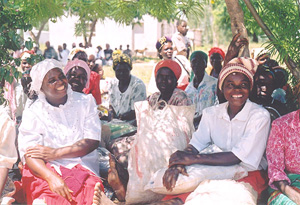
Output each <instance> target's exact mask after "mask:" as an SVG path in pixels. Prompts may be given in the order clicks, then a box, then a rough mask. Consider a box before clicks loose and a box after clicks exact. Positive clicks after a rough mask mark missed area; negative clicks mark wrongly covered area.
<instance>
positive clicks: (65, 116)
mask: <svg viewBox="0 0 300 205" xmlns="http://www.w3.org/2000/svg"><path fill="white" fill-rule="evenodd" d="M81 139H93V140H98V141H100V139H101V123H100V120H99V117H98V112H97V107H96V103H95V100H94V98H93V96H92V95H85V94H82V93H77V92H73V91H72V90H71V88H70V86H69V88H68V99H67V102H66V103H65V104H64V105H60V106H59V107H54V106H52V105H50V104H49V103H48V102H47V101H46V99H45V95H44V94H43V93H40V94H39V98H38V99H37V100H36V101H35V102H34V103H33V104H32V105H31V106H29V107H28V108H26V109H25V110H24V113H23V121H22V124H21V126H20V129H19V136H18V143H19V151H20V157H21V159H22V161H23V162H24V154H25V152H26V149H27V148H28V147H30V146H35V145H36V144H40V145H43V146H48V147H52V148H60V147H65V146H70V145H72V144H74V143H76V142H77V141H79V140H81ZM24 163H25V162H24ZM50 164H51V165H52V166H53V167H54V168H55V169H56V171H57V172H58V173H60V170H59V166H60V165H62V166H65V167H67V168H69V169H70V168H72V167H74V166H76V165H77V164H81V165H82V166H83V167H85V168H87V169H89V170H91V171H92V172H94V173H95V174H96V175H99V174H98V173H99V162H98V154H97V151H96V150H94V151H93V152H91V153H89V154H87V155H85V156H83V157H76V158H64V159H59V160H55V161H50Z"/></svg>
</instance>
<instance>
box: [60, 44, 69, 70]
mask: <svg viewBox="0 0 300 205" xmlns="http://www.w3.org/2000/svg"><path fill="white" fill-rule="evenodd" d="M68 56H69V53H68V52H67V51H66V50H63V47H62V46H58V60H59V61H60V62H61V63H62V64H63V66H65V65H67V62H68Z"/></svg>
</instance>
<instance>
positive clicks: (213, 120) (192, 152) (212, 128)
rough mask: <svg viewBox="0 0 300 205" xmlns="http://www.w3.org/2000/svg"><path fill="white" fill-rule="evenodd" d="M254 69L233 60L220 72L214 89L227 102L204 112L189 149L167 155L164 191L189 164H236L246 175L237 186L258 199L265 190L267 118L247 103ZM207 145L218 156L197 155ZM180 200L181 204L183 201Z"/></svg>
mask: <svg viewBox="0 0 300 205" xmlns="http://www.w3.org/2000/svg"><path fill="white" fill-rule="evenodd" d="M255 65H257V62H256V61H254V60H252V59H247V58H236V59H233V60H232V61H230V62H229V63H228V64H227V65H226V66H225V67H224V68H223V69H222V70H221V72H220V75H219V81H218V87H219V89H220V90H222V92H223V93H224V96H225V98H226V100H227V102H225V103H222V104H219V105H216V106H212V107H208V108H206V109H204V110H203V116H202V119H201V121H200V124H199V127H198V129H197V131H196V132H195V133H194V134H193V137H192V139H191V141H190V143H189V145H188V146H187V147H186V149H185V150H184V151H176V152H175V153H173V154H172V155H171V157H170V160H169V168H168V169H167V171H166V172H165V174H164V177H163V184H164V186H165V187H166V188H167V189H168V190H172V189H173V188H174V187H175V185H176V181H177V177H178V175H179V174H180V173H181V174H186V170H185V166H188V165H192V164H202V165H211V166H230V165H235V164H239V165H241V166H242V167H244V168H245V169H246V170H247V171H248V176H247V177H244V178H242V179H240V180H239V182H246V183H249V184H250V185H251V186H252V188H253V189H254V190H255V191H256V192H257V194H258V196H260V194H261V192H262V191H263V190H264V189H265V188H266V187H267V183H266V182H267V177H266V173H265V169H266V167H267V163H266V159H265V157H264V152H265V148H266V142H267V138H268V133H269V128H270V115H269V113H268V112H267V111H266V110H265V109H264V108H262V107H261V106H259V105H257V104H255V103H253V102H251V101H249V100H248V97H249V92H250V90H251V89H252V87H253V73H254V71H255V70H256V66H255ZM216 125H217V126H218V127H217V128H216ZM210 144H214V145H216V146H217V147H219V148H220V149H221V150H222V152H220V153H211V154H199V152H201V151H202V150H203V149H205V148H206V147H207V146H209V145H210ZM200 186H201V184H200ZM182 197H184V196H182ZM185 197H186V195H185ZM181 199H182V200H183V201H184V198H181Z"/></svg>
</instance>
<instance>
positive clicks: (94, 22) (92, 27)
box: [88, 19, 97, 44]
mask: <svg viewBox="0 0 300 205" xmlns="http://www.w3.org/2000/svg"><path fill="white" fill-rule="evenodd" d="M96 23H97V19H94V20H93V21H92V26H91V32H90V36H89V42H88V43H89V44H91V42H92V37H93V33H94V31H95V28H96Z"/></svg>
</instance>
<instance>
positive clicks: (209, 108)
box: [0, 36, 300, 204]
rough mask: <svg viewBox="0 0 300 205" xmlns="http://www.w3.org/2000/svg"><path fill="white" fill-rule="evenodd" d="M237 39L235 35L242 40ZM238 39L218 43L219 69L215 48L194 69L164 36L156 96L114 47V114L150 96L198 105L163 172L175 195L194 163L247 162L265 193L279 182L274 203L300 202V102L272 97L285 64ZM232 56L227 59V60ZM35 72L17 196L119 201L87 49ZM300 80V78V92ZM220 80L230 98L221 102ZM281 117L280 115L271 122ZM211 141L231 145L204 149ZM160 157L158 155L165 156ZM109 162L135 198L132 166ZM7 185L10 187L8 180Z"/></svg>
mask: <svg viewBox="0 0 300 205" xmlns="http://www.w3.org/2000/svg"><path fill="white" fill-rule="evenodd" d="M237 39H238V38H236V36H235V37H234V40H235V41H237ZM230 46H231V47H230V48H229V49H228V50H230V51H231V53H229V54H228V53H227V54H226V56H227V57H226V56H225V55H224V53H222V52H221V50H220V49H218V48H213V49H212V50H211V51H210V52H209V57H210V58H211V63H212V62H213V63H212V64H213V70H212V72H211V76H209V75H208V74H207V73H206V72H205V69H206V67H207V61H208V56H207V54H206V53H204V52H202V51H195V52H194V53H192V55H191V57H190V65H188V66H190V67H191V69H190V68H187V67H188V66H186V64H185V63H182V60H181V58H182V57H181V56H180V57H176V56H175V57H174V58H173V56H172V41H171V40H170V39H169V38H168V37H162V38H161V39H160V40H159V41H158V42H157V44H156V48H157V50H158V53H159V54H160V55H161V56H162V59H163V60H161V61H159V62H158V63H157V64H156V65H155V68H154V71H153V76H154V77H153V78H154V80H155V89H157V90H155V89H154V90H155V91H154V92H153V93H152V94H151V95H149V96H148V97H147V93H146V86H145V84H144V83H143V81H142V80H140V79H139V78H137V77H135V76H133V75H131V73H130V72H131V70H132V60H131V58H130V57H128V56H127V55H126V54H122V53H116V54H114V55H113V70H114V71H115V75H116V78H115V79H114V80H113V81H112V82H111V85H110V89H109V95H110V107H109V112H110V113H111V117H112V118H117V119H119V120H123V121H129V122H132V121H134V120H135V118H136V117H135V114H136V113H135V109H134V103H135V102H138V101H144V100H147V101H148V103H149V105H150V106H152V107H154V106H156V107H158V109H160V110H162V109H164V106H165V105H166V104H167V105H174V106H194V107H195V115H194V125H195V128H197V130H196V132H194V134H193V136H192V139H191V140H190V142H189V145H188V146H187V147H186V148H185V149H184V150H178V151H176V152H175V153H173V154H172V155H171V156H170V159H169V165H168V169H167V170H166V172H165V173H164V176H163V178H162V179H161V180H162V181H163V185H164V186H165V187H166V189H167V190H170V195H171V194H172V192H171V190H172V189H173V188H174V187H175V186H176V181H177V178H178V176H179V175H180V174H183V175H186V174H187V173H186V166H189V165H192V164H203V165H209V166H231V165H235V164H239V165H241V166H242V167H244V168H245V169H246V170H247V171H248V176H247V177H244V178H242V179H240V180H239V182H245V183H248V184H250V185H251V187H252V188H253V189H254V190H255V191H256V193H257V194H258V196H259V197H258V198H260V196H261V194H262V192H263V191H264V190H266V188H267V184H268V183H269V185H270V188H269V193H270V198H269V203H270V204H280V203H289V202H294V203H296V204H300V191H299V189H300V183H298V181H299V179H300V177H299V176H300V175H299V174H300V170H299V167H298V166H299V161H300V160H299V154H300V150H299V148H297V145H298V144H299V142H298V140H297V139H298V138H297V135H298V133H299V131H300V130H299V124H300V122H299V117H300V115H299V110H298V111H294V112H292V113H289V114H287V115H284V114H286V113H287V109H286V107H285V104H284V103H283V102H277V101H276V100H275V99H273V98H272V94H273V93H274V92H273V91H274V90H275V89H277V88H280V89H281V87H282V86H278V79H279V78H280V75H279V74H276V72H277V73H278V72H279V73H280V72H281V71H278V70H276V67H275V68H274V67H270V66H269V67H268V66H267V64H262V65H259V66H258V63H257V61H255V60H253V59H249V58H243V57H240V58H235V57H237V53H238V49H239V48H240V45H236V44H235V43H231V45H230ZM234 46H235V47H234ZM228 56H229V57H228ZM228 58H231V59H230V60H229V59H228ZM186 61H187V59H186ZM222 61H225V62H224V64H225V63H226V65H224V66H223V67H222V65H220V64H221V63H222ZM187 62H188V61H187ZM257 66H258V67H257ZM220 67H222V69H220ZM280 69H282V68H280ZM30 77H31V80H30V92H27V93H31V94H32V93H34V95H35V96H36V97H35V98H31V100H30V103H28V104H26V106H25V107H26V108H25V110H24V112H23V115H22V123H21V125H20V127H19V129H18V132H19V133H18V147H17V148H18V150H19V158H20V160H21V164H22V166H20V168H21V172H22V179H21V181H18V182H15V185H16V190H15V192H14V193H13V194H11V195H10V196H13V198H14V199H15V200H16V201H17V202H18V203H28V204H92V203H94V204H108V203H112V202H111V201H109V200H107V197H106V196H105V195H104V194H103V193H104V186H103V183H102V182H103V181H102V180H101V179H100V176H99V161H98V155H99V154H98V153H97V150H96V149H97V148H98V146H99V144H100V141H101V140H102V141H103V140H109V138H108V139H106V138H103V136H101V135H103V131H102V127H103V126H102V125H101V121H100V118H99V114H98V110H97V104H99V103H96V102H97V95H98V94H96V93H97V91H96V92H94V95H89V94H88V93H92V94H93V92H92V91H90V89H89V88H91V84H93V83H94V84H95V82H92V81H90V80H91V69H90V68H89V66H88V64H87V58H86V56H85V55H84V53H82V52H81V51H79V52H78V53H76V54H75V55H74V56H73V57H72V59H71V60H70V61H69V62H68V64H67V65H66V66H65V67H64V68H63V67H62V66H61V64H60V63H59V62H58V61H56V60H53V59H47V60H44V61H42V62H40V63H37V64H36V65H34V66H33V67H32V68H31V69H30ZM215 77H217V78H218V79H217V78H215ZM281 80H282V79H281ZM97 83H99V82H97ZM281 84H282V83H281ZM283 84H286V82H285V83H283ZM299 87H300V86H299V85H298V86H296V88H295V97H297V98H298V100H300V98H299V96H300V95H299V93H300V92H299V90H300V89H299ZM26 88H27V89H28V87H26ZM218 89H219V91H221V94H222V95H223V97H224V99H225V100H226V102H224V103H220V102H222V101H220V100H219V98H218V91H217V90H218ZM96 90H97V89H96ZM252 96H253V97H252ZM249 97H251V98H250V100H251V101H250V100H249ZM219 103H220V104H219ZM265 108H266V109H265ZM268 111H269V112H268ZM282 115H284V116H283V117H280V116H282ZM100 117H101V116H100ZM278 117H280V118H278ZM276 118H278V119H276ZM271 119H272V120H274V121H273V123H272V127H271V129H270V125H271ZM174 120H176V119H174ZM1 130H2V129H1ZM270 130H271V131H270ZM1 139H2V136H1ZM1 142H2V141H1ZM10 143H11V141H10ZM211 144H215V145H216V146H218V147H219V148H220V149H221V150H222V152H220V153H211V154H202V153H201V154H200V152H201V151H202V150H203V149H205V148H206V147H208V146H209V145H211ZM0 145H2V144H0ZM0 147H1V146H0ZM162 151H163V150H162ZM265 151H266V157H265V155H264V153H265ZM0 153H1V155H2V152H0ZM3 155H5V154H3ZM14 155H16V154H14ZM4 158H5V157H4ZM0 159H2V158H0ZM149 160H150V159H149ZM151 160H153V161H151V163H155V159H151ZM109 162H110V171H109V174H108V179H107V180H108V183H109V185H110V187H111V188H112V189H113V190H114V191H115V195H116V197H117V199H118V200H119V201H125V199H126V189H127V187H126V186H127V182H128V170H127V167H124V166H123V167H121V168H120V167H118V166H119V165H118V161H117V159H116V158H115V157H114V156H112V155H110V160H109ZM7 165H9V166H11V163H10V164H9V163H7V162H6V164H5V163H2V162H1V161H0V168H2V167H5V168H6V169H7ZM6 169H5V170H6ZM267 170H268V177H267ZM0 171H1V170H0ZM5 172H6V171H5ZM124 176H125V178H124ZM126 176H127V177H126ZM0 185H1V186H0V190H2V188H3V186H4V183H3V182H1V183H0ZM188 195H189V193H186V194H184V195H177V196H167V197H166V198H165V199H164V200H165V202H163V203H170V202H171V203H173V202H174V203H178V204H180V203H184V201H185V198H186V197H187V196H188Z"/></svg>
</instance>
